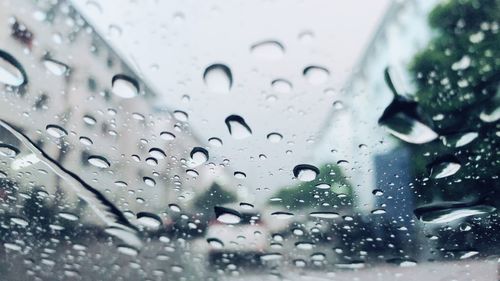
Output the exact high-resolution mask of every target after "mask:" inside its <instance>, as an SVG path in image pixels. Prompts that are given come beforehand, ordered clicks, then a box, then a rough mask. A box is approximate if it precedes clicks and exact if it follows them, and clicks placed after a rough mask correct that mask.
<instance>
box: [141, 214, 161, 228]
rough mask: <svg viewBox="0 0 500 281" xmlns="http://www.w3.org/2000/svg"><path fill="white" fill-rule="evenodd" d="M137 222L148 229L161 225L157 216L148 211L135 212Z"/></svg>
mask: <svg viewBox="0 0 500 281" xmlns="http://www.w3.org/2000/svg"><path fill="white" fill-rule="evenodd" d="M137 222H138V223H139V224H140V225H142V226H143V227H145V228H147V229H150V230H157V229H158V228H160V226H161V225H162V222H161V218H160V217H159V216H157V215H155V214H152V213H148V212H139V213H138V214H137Z"/></svg>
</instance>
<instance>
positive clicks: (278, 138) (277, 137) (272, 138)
mask: <svg viewBox="0 0 500 281" xmlns="http://www.w3.org/2000/svg"><path fill="white" fill-rule="evenodd" d="M267 139H268V140H269V141H270V142H272V143H278V142H280V141H281V140H282V139H283V136H282V135H281V134H279V133H270V134H268V135H267Z"/></svg>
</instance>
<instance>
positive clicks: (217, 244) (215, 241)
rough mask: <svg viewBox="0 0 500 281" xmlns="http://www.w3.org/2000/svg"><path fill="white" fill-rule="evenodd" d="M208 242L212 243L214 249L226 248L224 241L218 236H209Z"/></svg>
mask: <svg viewBox="0 0 500 281" xmlns="http://www.w3.org/2000/svg"><path fill="white" fill-rule="evenodd" d="M207 242H208V244H210V246H211V247H212V248H213V249H222V248H224V243H223V242H222V241H221V240H219V239H217V238H207Z"/></svg>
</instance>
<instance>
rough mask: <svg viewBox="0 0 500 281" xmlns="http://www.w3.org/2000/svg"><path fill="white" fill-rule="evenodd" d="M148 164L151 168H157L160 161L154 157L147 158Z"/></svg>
mask: <svg viewBox="0 0 500 281" xmlns="http://www.w3.org/2000/svg"><path fill="white" fill-rule="evenodd" d="M139 161H140V160H139ZM146 164H148V165H150V166H156V165H158V160H156V158H154V157H148V158H146Z"/></svg>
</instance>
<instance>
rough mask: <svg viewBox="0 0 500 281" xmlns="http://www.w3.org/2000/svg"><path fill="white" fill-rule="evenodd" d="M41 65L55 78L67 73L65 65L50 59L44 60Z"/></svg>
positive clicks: (67, 68) (67, 69)
mask: <svg viewBox="0 0 500 281" xmlns="http://www.w3.org/2000/svg"><path fill="white" fill-rule="evenodd" d="M43 65H44V66H45V68H47V70H48V71H50V72H51V73H52V74H54V75H56V76H63V75H66V74H67V73H68V71H69V67H68V66H67V65H66V64H64V63H62V62H60V61H56V60H53V59H50V58H46V59H44V61H43Z"/></svg>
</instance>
